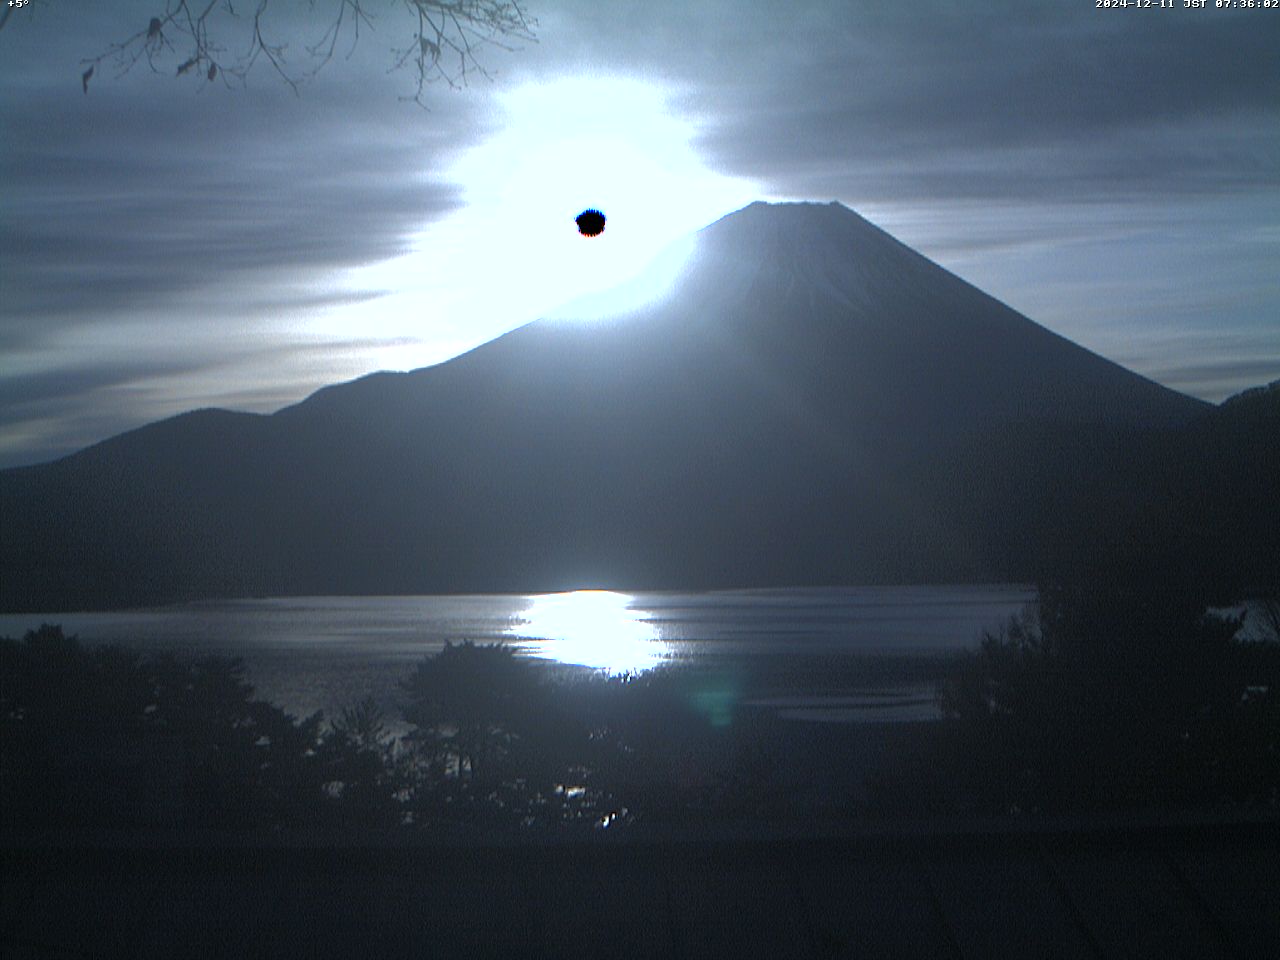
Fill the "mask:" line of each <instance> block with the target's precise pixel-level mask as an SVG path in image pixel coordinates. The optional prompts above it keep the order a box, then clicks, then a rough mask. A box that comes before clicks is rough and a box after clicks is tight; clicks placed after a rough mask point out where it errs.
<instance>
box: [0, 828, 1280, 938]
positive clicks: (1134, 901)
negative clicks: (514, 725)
mask: <svg viewBox="0 0 1280 960" xmlns="http://www.w3.org/2000/svg"><path fill="white" fill-rule="evenodd" d="M1278 841H1280V834H1278V833H1277V829H1276V827H1275V825H1274V824H1271V825H1267V824H1257V823H1252V824H1251V823H1235V824H1231V823H1217V824H1204V823H1199V824H1171V823H1164V824H1159V823H1150V822H1149V823H1145V824H1141V825H1137V824H1129V825H1127V826H1123V827H1117V826H1115V825H1105V824H1093V825H1089V824H1082V823H1057V824H1052V825H1047V826H1041V827H1039V828H1033V829H1008V828H1005V827H996V828H990V827H985V828H983V827H976V828H975V827H973V826H972V825H970V826H968V827H965V828H963V829H959V830H956V829H948V828H947V827H945V826H940V825H938V824H933V825H930V826H928V827H925V828H919V829H906V830H904V829H896V830H887V831H877V832H864V833H857V834H846V835H841V836H828V837H808V838H804V839H786V838H776V837H775V838H773V839H768V840H762V839H759V838H757V837H754V836H752V835H750V834H745V835H744V834H738V835H733V834H724V835H722V836H720V837H719V838H717V839H706V838H702V839H689V838H680V837H675V836H667V837H661V836H658V837H647V838H642V839H637V838H631V839H628V840H626V841H624V842H620V843H607V842H596V843H582V842H577V843H568V844H555V843H523V844H518V845H509V844H497V845H495V844H480V845H476V844H471V843H468V844H457V843H448V842H445V843H418V844H413V843H405V842H403V841H391V842H387V841H386V839H385V838H383V839H378V838H369V837H363V838H358V837H357V838H351V839H350V841H349V842H343V843H327V844H323V845H320V846H317V845H314V844H313V843H310V842H308V841H307V840H306V839H300V838H296V837H286V838H279V837H265V838H260V842H257V843H248V844H246V843H245V838H239V839H226V838H219V837H201V838H184V839H183V840H181V841H177V842H172V841H169V840H164V839H160V840H153V841H151V842H149V843H147V844H145V845H141V846H139V845H134V844H131V843H129V842H128V841H127V840H126V839H123V838H107V839H106V840H105V841H104V840H99V841H98V842H97V843H95V844H94V845H93V846H92V847H88V848H86V847H78V846H75V845H69V846H63V847H59V848H55V849H49V848H47V847H41V848H39V849H30V848H22V847H14V846H11V845H10V846H6V847H5V848H4V849H3V850H0V858H2V860H0V862H2V863H3V881H2V888H0V904H3V906H2V907H0V910H2V911H3V913H2V916H0V923H2V924H3V927H2V930H3V932H2V933H0V946H2V947H3V952H4V955H5V956H6V957H9V958H13V960H20V958H36V957H80V956H86V957H87V956H92V957H128V958H131V960H144V958H151V957H156V958H161V957H164V958H168V957H172V956H175V955H181V956H184V957H223V956H235V957H307V958H315V960H321V958H331V957H332V958H343V960H346V958H349V957H351V956H370V957H380V958H400V957H404V958H408V957H437V956H438V957H468V958H473V957H474V958H489V957H493V958H496V957H529V958H542V957H545V958H550V957H563V956H582V957H616V958H619V960H625V958H641V957H644V958H673V960H682V958H689V960H692V958H700V957H716V958H719V957H724V958H740V957H762V958H765V957H767V958H805V960H832V958H855V957H856V958H878V957H964V958H983V957H1011V958H1013V957H1062V958H1075V957H1080V958H1095V957H1099V956H1103V957H1119V956H1131V957H1169V958H1183V957H1185V958H1189V960H1190V958H1194V960H1205V958H1217V957H1264V956H1270V955H1271V954H1272V953H1273V952H1274V946H1275V944H1276V943H1277V942H1280V913H1278V912H1277V911H1276V910H1275V903H1276V901H1277V898H1280V869H1278V868H1277V866H1276V864H1277V862H1278V861H1280V842H1278Z"/></svg>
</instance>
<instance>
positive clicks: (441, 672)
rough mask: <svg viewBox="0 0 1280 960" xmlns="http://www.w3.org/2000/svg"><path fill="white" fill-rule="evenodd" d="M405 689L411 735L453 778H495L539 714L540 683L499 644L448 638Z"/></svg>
mask: <svg viewBox="0 0 1280 960" xmlns="http://www.w3.org/2000/svg"><path fill="white" fill-rule="evenodd" d="M405 689H406V691H407V693H408V695H409V700H410V703H409V708H408V709H407V710H406V712H405V719H406V720H408V721H409V722H410V723H412V724H414V725H415V726H416V727H417V731H416V733H415V734H414V738H415V739H416V740H417V741H418V742H419V743H421V744H424V745H425V746H427V748H428V750H429V753H430V755H431V756H432V758H433V759H435V760H437V761H439V762H441V763H443V764H444V766H445V769H446V770H447V771H448V772H450V773H452V774H455V775H456V776H457V778H458V779H459V780H473V781H474V780H489V781H492V780H493V779H495V778H496V776H497V774H498V768H499V767H500V765H501V763H502V761H503V760H504V759H505V758H506V757H507V756H509V755H510V754H511V753H512V752H513V751H514V750H517V749H518V748H519V746H520V740H521V738H522V737H523V736H525V735H526V734H527V732H528V729H529V727H530V726H531V725H532V722H533V720H534V717H535V716H536V714H537V712H538V711H537V701H538V699H539V684H538V681H537V679H536V678H535V677H534V676H533V674H532V673H531V672H530V669H529V665H528V664H527V663H525V662H523V661H521V660H518V659H517V658H516V656H515V650H514V649H513V648H512V647H509V646H506V645H504V644H489V645H482V646H476V645H475V644H473V643H471V642H470V641H467V642H464V643H461V644H453V643H446V644H445V646H444V649H443V650H442V651H441V652H440V653H439V654H438V655H436V656H434V657H428V658H426V659H424V660H423V661H421V662H420V663H419V664H418V667H417V670H416V671H415V672H414V673H413V675H412V676H411V677H410V678H409V679H408V680H407V681H406V682H405Z"/></svg>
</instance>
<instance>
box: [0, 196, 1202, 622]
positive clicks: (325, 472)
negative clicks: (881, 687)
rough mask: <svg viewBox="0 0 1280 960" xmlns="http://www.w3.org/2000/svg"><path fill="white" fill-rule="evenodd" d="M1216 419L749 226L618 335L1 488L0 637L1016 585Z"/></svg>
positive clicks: (947, 288) (633, 315) (778, 210)
mask: <svg viewBox="0 0 1280 960" xmlns="http://www.w3.org/2000/svg"><path fill="white" fill-rule="evenodd" d="M1212 409H1213V408H1211V407H1209V405H1207V404H1205V403H1203V402H1201V401H1198V400H1195V399H1192V398H1189V397H1186V396H1183V395H1181V394H1178V393H1175V392H1173V391H1171V390H1168V389H1166V388H1164V387H1162V386H1160V385H1158V384H1156V383H1154V382H1152V381H1150V380H1147V379H1145V378H1143V377H1141V376H1139V375H1137V374H1135V373H1133V372H1130V371H1128V370H1125V369H1124V368H1122V367H1120V366H1118V365H1116V364H1114V363H1112V362H1110V361H1108V360H1106V359H1103V358H1102V357H1099V356H1097V355H1096V354H1093V353H1091V352H1089V351H1088V350H1086V349H1084V348H1082V347H1080V346H1077V345H1075V344H1073V343H1071V342H1070V341H1068V340H1066V339H1064V338H1062V337H1060V336H1058V335H1056V334H1054V333H1052V332H1050V331H1048V330H1046V329H1044V328H1043V327H1040V326H1038V325H1037V324H1035V323H1033V322H1032V321H1031V320H1029V319H1027V318H1026V317H1024V316H1022V315H1021V314H1019V313H1017V312H1016V311H1014V310H1012V309H1010V308H1009V307H1007V306H1005V305H1003V304H1001V303H1000V302H998V301H996V300H995V299H993V298H992V297H990V296H988V295H986V294H984V293H982V292H981V291H979V290H977V289H976V288H974V287H972V286H970V285H969V284H967V283H965V282H964V281H963V280H961V279H959V278H958V277H956V276H954V275H952V274H951V273H948V272H947V271H946V270H944V269H943V268H941V267H939V266H937V265H936V264H934V263H932V262H931V261H929V260H928V259H926V258H925V257H923V256H921V255H920V254H918V253H916V252H914V251H913V250H911V249H909V248H908V247H906V246H904V245H903V244H901V243H899V242H898V241H896V240H894V239H893V238H892V237H890V236H889V235H888V234H886V233H884V232H883V231H881V230H880V229H878V228H876V227H875V226H873V225H872V224H870V223H868V222H867V221H866V220H864V219H862V218H861V217H859V216H858V215H857V214H855V213H853V212H852V211H851V210H849V209H847V208H846V207H844V206H841V205H840V204H827V205H822V204H809V203H801V204H778V205H772V204H764V203H755V204H752V205H751V206H749V207H746V208H745V209H742V210H740V211H738V212H736V213H732V214H730V215H728V216H726V217H724V218H722V219H721V220H719V221H717V222H715V223H713V224H711V225H710V226H708V227H706V228H704V229H703V230H702V231H700V232H699V233H698V235H697V237H696V242H695V246H694V252H693V254H692V256H691V258H690V260H689V262H688V264H687V265H686V267H685V268H684V271H683V273H682V274H681V275H680V276H679V277H678V279H677V280H676V281H675V283H674V286H673V287H671V289H670V290H669V291H668V293H667V294H666V296H665V297H664V298H663V299H661V300H660V301H658V302H653V303H650V304H648V305H646V306H640V307H636V308H634V309H632V310H630V311H629V312H627V313H625V314H622V315H619V316H613V317H610V318H607V319H604V318H597V319H595V320H591V321H590V322H570V321H566V320H539V321H536V322H534V323H531V324H528V325H526V326H524V327H520V328H518V329H516V330H514V331H512V332H511V333H509V334H507V335H505V336H502V337H500V338H498V339H496V340H494V341H491V342H489V343H486V344H484V345H483V346H480V347H478V348H476V349H474V350H472V351H470V352H469V353H466V354H463V355H461V356H458V357H456V358H454V359H452V360H449V361H447V362H445V363H441V364H438V365H436V366H433V367H428V368H424V369H420V370H414V371H410V372H407V373H388V372H383V373H375V374H371V375H369V376H366V377H363V378H361V379H358V380H355V381H352V382H349V383H343V384H338V385H335V386H331V387H326V388H324V389H322V390H320V391H318V392H317V393H315V394H313V395H312V396H310V397H308V398H307V399H306V400H304V401H303V402H301V403H299V404H297V405H295V406H291V407H288V408H285V409H283V410H280V411H278V412H277V413H275V414H272V415H256V414H245V413H233V412H228V411H224V410H199V411H195V412H192V413H187V414H183V415H181V416H178V417H175V418H172V419H169V420H165V421H162V422H159V423H154V424H151V425H149V426H146V427H143V428H141V429H138V430H134V431H132V432H130V433H126V434H122V435H120V436H117V437H114V438H112V439H110V440H107V441H104V442H102V443H100V444H97V445H95V446H93V447H90V448H87V449H85V450H83V451H80V452H79V453H76V454H74V455H72V456H69V457H66V458H64V459H62V460H58V461H55V462H52V463H48V464H43V465H40V466H35V467H24V468H18V469H13V470H7V471H4V472H2V473H0V515H2V516H3V518H4V524H3V525H4V528H5V530H4V536H3V538H2V541H3V543H2V546H0V608H3V609H9V610H15V609H28V610H34V609H57V610H65V609H71V608H74V607H84V606H97V607H101V606H111V605H123V604H144V603H159V602H168V601H175V600H184V599H198V598H212V597H227V596H245V595H257V596H262V595H290V594H292V595H304V594H374V593H376V594H408V593H454V592H507V591H539V590H553V589H569V588H577V587H584V586H596V587H620V588H632V589H638V588H666V587H670V588H676V587H679V588H686V589H694V588H722V587H750V586H782V585H823V584H850V583H865V582H872V581H876V582H926V581H927V582H939V581H958V580H971V581H972V580H996V579H999V580H1029V579H1032V578H1033V577H1034V576H1035V575H1036V572H1037V571H1036V565H1037V563H1038V562H1039V561H1040V560H1041V559H1042V558H1043V557H1044V556H1045V555H1046V551H1047V550H1049V548H1050V546H1051V544H1053V543H1055V542H1058V541H1060V540H1061V538H1062V537H1064V536H1067V535H1069V534H1070V532H1071V529H1072V528H1076V529H1077V532H1078V530H1079V529H1084V528H1085V527H1086V526H1089V525H1088V524H1084V523H1083V521H1082V520H1081V511H1084V512H1086V513H1089V512H1092V514H1097V513H1098V511H1099V510H1102V509H1103V508H1104V507H1105V509H1106V510H1107V511H1110V510H1113V509H1114V510H1118V511H1123V510H1124V509H1127V506H1126V505H1132V504H1134V503H1137V502H1138V501H1141V500H1144V499H1149V497H1150V495H1151V494H1150V491H1151V489H1152V487H1151V486H1150V484H1151V483H1155V482H1156V481H1155V480H1152V479H1150V477H1151V476H1153V475H1154V473H1155V472H1158V471H1157V470H1155V468H1154V467H1153V466H1152V460H1153V458H1152V457H1149V456H1145V455H1140V454H1139V453H1135V451H1139V450H1146V449H1150V445H1149V443H1148V441H1147V440H1142V439H1135V438H1150V437H1153V436H1166V435H1171V434H1175V433H1177V432H1178V431H1180V430H1184V429H1186V428H1187V427H1188V425H1190V424H1192V423H1194V422H1200V421H1202V420H1203V419H1204V418H1205V417H1206V416H1207V414H1209V413H1210V412H1211V411H1212ZM1155 459H1158V458H1155ZM1100 505H1101V506H1100ZM1108 515H1110V514H1108ZM1094 519H1096V517H1094ZM1091 522H1092V521H1091ZM1089 528H1090V529H1092V528H1093V527H1092V526H1089Z"/></svg>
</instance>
